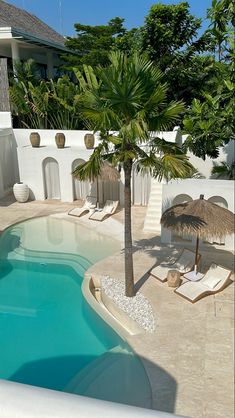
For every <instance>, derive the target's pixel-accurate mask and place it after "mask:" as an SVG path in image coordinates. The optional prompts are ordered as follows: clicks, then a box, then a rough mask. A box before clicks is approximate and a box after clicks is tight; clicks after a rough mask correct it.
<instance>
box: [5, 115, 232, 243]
mask: <svg viewBox="0 0 235 418" xmlns="http://www.w3.org/2000/svg"><path fill="white" fill-rule="evenodd" d="M31 132H32V130H29V129H12V127H11V115H10V113H8V112H0V198H1V197H3V196H5V195H6V194H8V193H9V192H11V190H12V186H13V184H14V183H16V182H18V181H19V180H20V181H21V182H23V183H26V184H27V185H28V187H29V189H30V198H31V199H33V200H34V199H36V200H45V199H58V200H61V201H63V202H72V201H74V200H79V199H84V198H85V197H86V196H87V195H96V183H92V184H90V183H89V182H80V181H78V180H75V179H74V178H73V176H72V175H71V173H72V171H73V169H74V168H75V167H76V166H77V165H79V164H81V163H82V162H84V161H86V160H88V159H89V156H90V155H91V153H92V150H90V149H86V147H85V144H84V135H85V134H86V133H87V131H64V134H65V137H66V143H65V148H63V149H58V148H57V147H56V144H55V134H56V131H53V130H38V132H39V134H40V137H41V145H40V147H39V148H32V146H31V144H30V141H29V135H30V133H31ZM160 135H162V137H163V138H164V139H166V140H168V141H171V142H176V143H178V144H181V143H182V141H183V140H184V138H183V137H182V135H181V132H180V128H179V127H175V128H174V130H173V131H172V132H162V133H160ZM97 143H98V137H96V139H95V146H96V145H97ZM233 155H234V142H231V143H230V144H228V145H227V146H226V147H224V148H223V149H221V150H220V155H219V157H218V158H217V159H216V162H217V163H218V162H222V161H227V162H232V161H233ZM189 157H190V161H191V162H192V164H193V165H194V166H195V168H197V169H198V171H199V173H200V175H201V177H202V178H198V179H186V180H174V181H170V182H169V183H168V184H166V183H159V182H158V181H157V180H154V179H152V178H151V177H150V176H148V175H145V176H143V175H141V174H137V173H136V172H135V170H133V176H132V204H133V205H142V206H147V207H148V208H147V211H146V217H145V222H144V230H145V231H152V232H153V233H157V234H160V235H161V239H162V241H163V242H165V243H169V242H171V243H172V242H174V241H177V240H179V239H182V237H181V238H179V237H178V236H177V235H175V234H173V233H171V232H170V231H169V230H165V229H164V228H162V230H161V226H160V217H161V214H162V211H164V210H165V209H166V208H167V207H170V206H172V205H173V204H176V203H181V202H185V201H189V200H192V199H197V198H198V197H199V195H200V194H202V193H203V194H204V195H205V199H209V200H210V201H212V202H214V203H217V204H219V205H222V206H224V207H226V208H228V209H229V210H231V211H232V212H234V182H233V181H231V180H216V179H212V178H211V169H212V167H213V163H214V162H215V161H213V160H211V159H207V160H206V161H203V160H201V159H200V158H197V157H195V156H194V155H191V154H189ZM107 199H113V200H119V202H120V205H121V206H123V203H124V195H123V177H122V175H121V180H120V181H118V182H114V183H109V182H100V187H99V201H100V202H101V203H104V202H105V201H106V200H107ZM183 239H184V240H186V242H187V241H188V240H189V241H191V238H189V237H184V238H183ZM215 244H217V245H223V246H224V248H226V249H233V239H232V238H231V237H226V239H225V241H221V242H217V243H215Z"/></svg>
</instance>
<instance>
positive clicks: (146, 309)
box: [101, 276, 155, 332]
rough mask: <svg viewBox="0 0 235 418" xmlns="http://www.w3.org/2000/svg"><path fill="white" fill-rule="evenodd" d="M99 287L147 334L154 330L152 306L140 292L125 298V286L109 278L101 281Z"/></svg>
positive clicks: (106, 277)
mask: <svg viewBox="0 0 235 418" xmlns="http://www.w3.org/2000/svg"><path fill="white" fill-rule="evenodd" d="M101 287H102V289H103V290H104V292H105V294H106V295H107V296H108V297H109V298H111V299H112V300H113V301H114V302H115V303H116V305H117V306H118V307H119V308H120V309H122V310H123V311H124V312H125V313H126V314H127V315H129V316H130V318H131V319H133V320H134V321H136V322H137V323H138V324H139V325H140V326H141V327H142V328H144V329H145V330H146V331H148V332H153V331H154V330H155V321H154V315H153V310H152V306H151V305H150V303H149V301H148V300H147V299H146V297H145V296H143V295H142V294H141V293H140V292H137V293H136V295H135V296H134V297H132V298H129V297H127V296H125V284H124V283H123V282H120V281H118V280H116V279H112V278H111V277H109V276H105V277H103V278H102V279H101Z"/></svg>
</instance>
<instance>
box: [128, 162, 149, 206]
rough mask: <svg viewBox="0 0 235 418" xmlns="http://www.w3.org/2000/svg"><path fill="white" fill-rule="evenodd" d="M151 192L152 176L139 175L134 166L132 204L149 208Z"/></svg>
mask: <svg viewBox="0 0 235 418" xmlns="http://www.w3.org/2000/svg"><path fill="white" fill-rule="evenodd" d="M150 190H151V176H150V174H143V173H140V172H139V173H138V172H137V170H136V165H135V164H134V166H133V170H132V203H133V205H141V206H147V204H148V201H149V196H150Z"/></svg>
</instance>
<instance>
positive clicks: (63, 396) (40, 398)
mask: <svg viewBox="0 0 235 418" xmlns="http://www.w3.org/2000/svg"><path fill="white" fill-rule="evenodd" d="M175 416H176V415H172V414H168V413H165V412H160V411H153V410H150V409H143V408H137V407H131V406H127V405H122V404H117V403H113V402H106V401H99V400H96V399H91V398H86V397H83V396H78V395H70V394H68V393H64V392H57V391H54V390H48V389H42V388H37V387H35V386H28V385H23V384H20V383H14V382H8V381H5V380H0V417H1V418H49V417H50V418H68V417H69V418H78V417H82V418H94V417H95V418H120V417H122V418H132V417H133V418H134V417H135V418H138V417H141V418H148V417H155V418H167V417H168V418H170V417H171V418H172V417H175Z"/></svg>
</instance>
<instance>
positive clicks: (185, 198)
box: [172, 194, 193, 241]
mask: <svg viewBox="0 0 235 418" xmlns="http://www.w3.org/2000/svg"><path fill="white" fill-rule="evenodd" d="M192 200H193V199H192V198H191V196H189V195H188V194H179V195H177V196H175V198H174V199H173V202H172V206H174V205H180V204H182V203H187V202H191V201H192ZM172 241H192V237H191V236H190V235H186V234H183V235H181V234H180V235H179V234H177V232H174V231H172Z"/></svg>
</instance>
